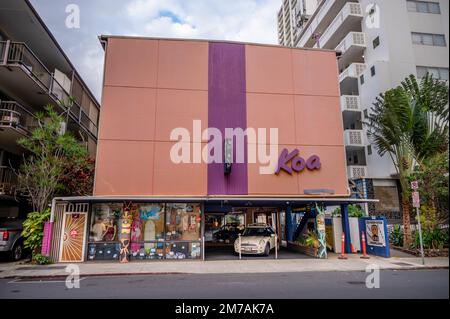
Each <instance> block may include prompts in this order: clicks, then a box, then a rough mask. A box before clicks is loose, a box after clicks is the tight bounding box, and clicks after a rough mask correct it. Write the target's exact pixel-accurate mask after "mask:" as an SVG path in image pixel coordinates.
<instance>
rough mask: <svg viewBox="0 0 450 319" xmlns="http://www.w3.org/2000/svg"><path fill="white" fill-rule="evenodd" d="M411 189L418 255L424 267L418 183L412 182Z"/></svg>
mask: <svg viewBox="0 0 450 319" xmlns="http://www.w3.org/2000/svg"><path fill="white" fill-rule="evenodd" d="M411 188H412V189H413V192H412V200H413V207H415V208H416V214H417V226H418V228H419V229H418V230H419V241H420V254H421V256H422V265H425V256H424V253H423V239H422V228H421V225H420V197H419V192H418V190H419V182H418V181H413V182H411Z"/></svg>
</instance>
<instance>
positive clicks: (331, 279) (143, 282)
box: [0, 269, 449, 299]
mask: <svg viewBox="0 0 450 319" xmlns="http://www.w3.org/2000/svg"><path fill="white" fill-rule="evenodd" d="M367 275H368V274H366V273H365V272H303V273H270V274H261V273H259V274H204V275H203V274H202V275H194V274H185V275H183V274H180V275H141V276H108V277H104V276H101V277H84V278H81V280H80V281H79V284H80V288H78V289H77V288H72V289H68V288H66V285H65V281H64V279H61V278H58V279H40V280H42V281H40V280H36V279H34V280H25V279H21V280H12V279H2V280H0V298H108V299H110V298H186V299H191V298H200V299H205V298H206V299H209V298H221V299H240V298H252V299H253V298H254V299H259V298H270V299H274V298H287V299H291V298H294V299H304V298H348V299H351V298H449V271H448V269H436V270H401V271H381V273H380V288H378V289H377V288H373V289H368V288H366V285H365V280H366V276H367Z"/></svg>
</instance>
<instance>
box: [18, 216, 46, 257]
mask: <svg viewBox="0 0 450 319" xmlns="http://www.w3.org/2000/svg"><path fill="white" fill-rule="evenodd" d="M49 218H50V209H46V210H45V211H44V212H42V213H39V212H33V213H29V214H28V216H27V219H26V220H25V221H24V222H23V231H22V236H23V237H24V238H25V240H24V242H23V244H24V247H25V248H29V249H30V250H31V252H32V255H33V256H35V255H37V254H39V250H40V248H41V245H42V238H43V237H44V223H45V222H46V221H48V220H49Z"/></svg>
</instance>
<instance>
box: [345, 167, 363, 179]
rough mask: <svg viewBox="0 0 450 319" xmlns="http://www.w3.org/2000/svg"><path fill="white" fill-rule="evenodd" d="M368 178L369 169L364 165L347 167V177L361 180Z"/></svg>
mask: <svg viewBox="0 0 450 319" xmlns="http://www.w3.org/2000/svg"><path fill="white" fill-rule="evenodd" d="M366 176H367V167H366V166H363V165H349V166H347V177H348V178H349V179H359V178H363V177H366Z"/></svg>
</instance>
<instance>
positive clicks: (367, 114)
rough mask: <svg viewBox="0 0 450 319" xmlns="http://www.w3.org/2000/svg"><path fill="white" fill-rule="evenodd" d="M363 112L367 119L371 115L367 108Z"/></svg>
mask: <svg viewBox="0 0 450 319" xmlns="http://www.w3.org/2000/svg"><path fill="white" fill-rule="evenodd" d="M363 113H364V118H365V119H366V118H368V117H369V112H368V111H367V109H365V110H364V111H363Z"/></svg>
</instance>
